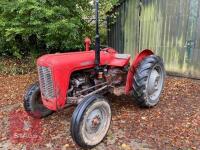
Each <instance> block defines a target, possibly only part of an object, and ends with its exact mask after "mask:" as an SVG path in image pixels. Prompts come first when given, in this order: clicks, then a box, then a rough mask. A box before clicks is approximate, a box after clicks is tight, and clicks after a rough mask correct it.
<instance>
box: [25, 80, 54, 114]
mask: <svg viewBox="0 0 200 150" xmlns="http://www.w3.org/2000/svg"><path fill="white" fill-rule="evenodd" d="M24 108H25V110H26V112H27V113H28V114H29V115H30V116H32V117H34V118H44V117H47V116H49V115H51V114H52V113H53V111H52V110H49V109H48V108H46V107H45V106H44V105H43V103H42V99H41V92H40V87H39V83H38V82H37V83H35V84H32V85H31V86H30V87H29V88H28V89H27V91H26V93H25V95H24Z"/></svg>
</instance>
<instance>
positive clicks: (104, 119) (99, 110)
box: [71, 95, 111, 148]
mask: <svg viewBox="0 0 200 150" xmlns="http://www.w3.org/2000/svg"><path fill="white" fill-rule="evenodd" d="M110 122H111V108H110V105H109V103H108V101H107V100H106V99H105V98H104V97H102V96H99V95H93V96H90V97H86V98H85V99H84V100H83V101H82V102H81V103H80V104H79V105H78V106H77V108H76V109H75V111H74V113H73V116H72V121H71V135H72V138H73V140H74V141H75V142H76V143H77V144H78V145H79V146H80V147H82V148H92V147H94V146H96V145H97V144H99V143H100V142H101V141H102V140H103V139H104V137H105V136H106V134H107V132H108V129H109V127H110Z"/></svg>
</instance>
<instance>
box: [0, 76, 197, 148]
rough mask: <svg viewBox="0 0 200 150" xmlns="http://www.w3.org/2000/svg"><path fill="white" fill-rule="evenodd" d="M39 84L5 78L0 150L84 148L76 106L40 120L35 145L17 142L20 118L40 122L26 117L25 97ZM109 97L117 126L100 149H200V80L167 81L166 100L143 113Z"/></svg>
mask: <svg viewBox="0 0 200 150" xmlns="http://www.w3.org/2000/svg"><path fill="white" fill-rule="evenodd" d="M36 80H37V75H23V76H10V77H6V76H0V149H2V150H4V149H5V150H7V149H12V150H14V149H16V150H18V149H24V150H25V149H31V150H32V149H35V150H39V149H41V150H43V149H44V150H46V149H48V150H54V149H58V150H59V149H60V150H62V149H63V150H65V149H67V150H68V149H69V150H70V149H79V148H78V146H76V145H75V143H74V142H73V141H72V139H71V136H70V130H69V129H70V119H71V115H72V112H73V110H74V108H69V109H65V110H62V111H59V112H56V113H54V114H53V115H52V116H49V117H48V118H45V119H42V120H39V121H38V120H37V121H38V122H39V125H40V126H39V127H38V126H37V130H36V131H34V132H35V133H37V134H38V135H39V136H40V137H37V138H38V139H39V140H36V141H35V142H32V141H31V140H30V139H31V138H34V136H33V137H28V135H29V134H28V133H26V134H25V133H24V134H25V135H26V136H25V135H21V137H20V136H15V137H14V139H13V132H17V133H19V132H18V130H21V131H23V130H22V129H21V126H18V123H17V122H20V121H19V120H20V117H21V120H22V121H23V122H25V121H29V122H31V121H34V120H33V119H32V118H29V117H28V116H27V115H26V113H24V111H23V104H22V97H23V93H24V90H25V88H26V87H27V86H28V85H29V84H31V83H33V82H34V81H36ZM108 99H109V100H110V102H111V105H112V124H111V127H110V130H109V132H108V135H107V137H106V138H105V140H104V141H103V142H102V143H101V144H100V145H98V146H97V147H96V148H94V149H95V150H107V149H108V150H154V149H155V150H190V149H194V150H200V81H198V80H191V79H185V78H175V77H167V79H166V83H165V89H164V92H163V94H162V97H161V101H160V103H159V104H158V105H157V106H156V107H154V108H151V109H142V108H140V107H138V106H137V105H136V104H135V103H134V102H133V99H132V98H131V97H126V96H123V95H122V96H114V95H110V96H108ZM13 116H15V117H13ZM15 122H16V123H15ZM24 132H25V131H24ZM35 133H32V135H34V134H35ZM17 138H20V139H21V140H16V139H17ZM27 139H28V140H27Z"/></svg>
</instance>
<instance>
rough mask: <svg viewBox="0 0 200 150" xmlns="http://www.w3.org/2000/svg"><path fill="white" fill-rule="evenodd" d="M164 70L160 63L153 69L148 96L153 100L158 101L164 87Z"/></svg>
mask: <svg viewBox="0 0 200 150" xmlns="http://www.w3.org/2000/svg"><path fill="white" fill-rule="evenodd" d="M163 83H164V72H163V69H162V67H161V66H160V65H156V66H154V67H153V69H152V70H151V73H150V75H149V78H148V82H147V90H148V96H149V98H150V99H151V100H152V101H157V100H158V99H159V97H160V94H161V92H162V89H163Z"/></svg>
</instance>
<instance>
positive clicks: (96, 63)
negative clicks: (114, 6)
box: [95, 0, 100, 71]
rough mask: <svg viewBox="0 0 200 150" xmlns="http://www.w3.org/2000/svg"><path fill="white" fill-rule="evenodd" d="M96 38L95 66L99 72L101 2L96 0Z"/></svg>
mask: <svg viewBox="0 0 200 150" xmlns="http://www.w3.org/2000/svg"><path fill="white" fill-rule="evenodd" d="M95 7H96V8H95V10H96V12H95V16H96V36H95V65H96V70H97V71H99V66H100V35H99V0H95Z"/></svg>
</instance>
